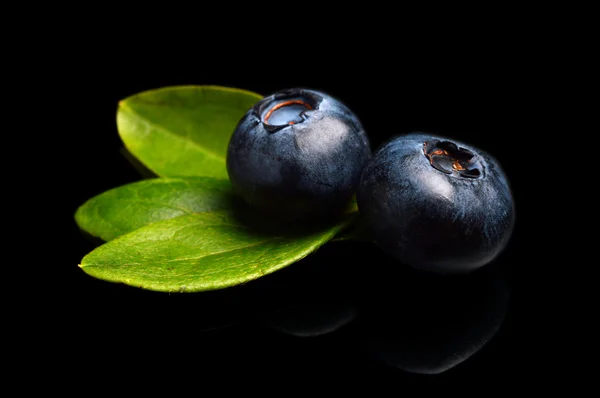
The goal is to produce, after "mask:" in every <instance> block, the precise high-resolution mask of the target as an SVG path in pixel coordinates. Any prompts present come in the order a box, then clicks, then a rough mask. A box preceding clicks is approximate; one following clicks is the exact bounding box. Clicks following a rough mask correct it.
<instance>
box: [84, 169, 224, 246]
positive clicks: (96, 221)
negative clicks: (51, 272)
mask: <svg viewBox="0 0 600 398" xmlns="http://www.w3.org/2000/svg"><path fill="white" fill-rule="evenodd" d="M230 206H231V197H230V184H229V181H228V180H219V179H215V178H209V177H186V178H153V179H147V180H142V181H138V182H134V183H131V184H127V185H123V186H121V187H118V188H114V189H111V190H108V191H106V192H103V193H101V194H99V195H97V196H95V197H93V198H91V199H89V200H88V201H87V202H85V203H84V204H83V205H82V206H81V207H79V208H78V209H77V211H76V213H75V220H76V221H77V224H78V225H79V227H80V228H81V229H82V230H84V231H85V232H87V233H89V234H90V235H92V236H96V237H99V238H101V239H103V240H105V241H109V240H111V239H114V238H116V237H117V236H120V235H123V234H126V233H128V232H131V231H133V230H135V229H138V228H140V227H143V226H144V225H146V224H149V223H152V222H155V221H159V220H166V219H169V218H174V217H178V216H181V215H184V214H190V213H201V212H210V211H214V210H220V209H224V208H228V207H230Z"/></svg>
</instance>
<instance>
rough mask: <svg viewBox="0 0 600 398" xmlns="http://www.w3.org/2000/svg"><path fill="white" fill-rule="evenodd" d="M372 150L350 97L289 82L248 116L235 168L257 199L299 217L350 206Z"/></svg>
mask: <svg viewBox="0 0 600 398" xmlns="http://www.w3.org/2000/svg"><path fill="white" fill-rule="evenodd" d="M370 155H371V150H370V146H369V141H368V139H367V136H366V134H365V132H364V130H363V127H362V126H361V124H360V122H359V120H358V119H357V117H356V116H355V115H354V114H353V113H352V112H351V111H350V110H349V109H348V108H347V107H346V106H345V105H344V104H342V103H341V102H340V101H338V100H336V99H334V98H332V97H331V96H329V95H326V94H324V93H322V92H318V91H314V90H307V89H289V90H283V91H279V92H277V93H274V94H272V95H270V96H268V97H266V98H263V99H262V100H260V101H259V102H258V103H256V104H255V105H254V106H253V107H252V108H251V109H250V110H248V112H247V113H246V114H245V115H244V117H243V118H242V119H241V120H240V122H239V123H238V125H237V127H236V128H235V131H234V132H233V135H232V137H231V140H230V142H229V147H228V151H227V172H228V173H229V179H230V180H231V184H232V186H233V188H234V190H235V192H236V193H237V194H238V195H239V196H240V197H241V198H242V199H243V200H244V201H245V202H246V203H248V204H249V205H251V206H253V207H255V208H258V209H262V210H265V211H268V212H270V213H276V214H278V215H281V216H284V217H285V218H291V219H298V218H304V217H306V216H314V215H329V214H333V213H335V212H337V211H339V210H340V209H341V208H343V206H344V205H346V204H347V203H348V201H349V200H350V198H351V197H352V195H353V194H354V192H355V191H356V187H357V185H358V182H359V180H360V175H361V172H362V169H363V167H364V166H365V165H366V163H367V161H368V160H369V157H370Z"/></svg>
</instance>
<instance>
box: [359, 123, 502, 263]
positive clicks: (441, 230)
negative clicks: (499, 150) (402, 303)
mask: <svg viewBox="0 0 600 398" xmlns="http://www.w3.org/2000/svg"><path fill="white" fill-rule="evenodd" d="M357 202H358V208H359V210H360V212H361V215H362V216H363V217H364V221H365V223H366V225H367V228H368V229H369V230H370V232H371V233H372V235H373V238H374V239H375V241H376V242H377V243H378V244H379V245H380V246H381V247H382V249H383V250H384V251H385V252H386V253H388V254H389V255H390V256H392V257H394V258H396V259H398V260H400V261H402V262H404V263H406V264H409V265H411V266H413V267H415V268H420V269H425V270H429V271H434V272H439V273H461V272H469V271H472V270H474V269H477V268H479V267H481V266H483V265H485V264H486V263H488V262H490V261H491V260H492V259H494V258H495V257H496V256H497V255H498V254H499V253H500V252H501V251H502V249H503V248H504V247H505V246H506V243H507V241H508V239H509V237H510V234H511V232H512V228H513V224H514V207H513V199H512V194H511V190H510V188H509V185H508V182H507V179H506V177H505V175H504V173H503V171H502V169H501V168H500V165H499V164H498V163H497V162H496V160H495V159H493V158H492V157H490V156H489V155H488V154H486V153H484V152H483V151H480V150H477V149H475V148H472V147H469V146H468V145H465V144H463V143H460V142H452V141H450V140H448V139H447V138H444V137H436V136H432V135H427V134H416V133H415V134H408V135H405V136H399V137H396V138H394V139H392V140H391V141H389V142H388V143H386V144H385V145H383V146H382V147H381V148H380V149H379V150H378V151H377V152H376V153H375V154H374V156H373V158H372V159H371V161H370V162H369V164H368V165H367V166H366V167H365V169H364V170H363V174H362V177H361V182H360V185H359V187H358V190H357Z"/></svg>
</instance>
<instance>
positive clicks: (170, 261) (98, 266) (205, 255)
mask: <svg viewBox="0 0 600 398" xmlns="http://www.w3.org/2000/svg"><path fill="white" fill-rule="evenodd" d="M281 239H283V237H281V236H276V237H271V238H269V239H266V240H263V241H260V242H254V243H250V244H248V245H244V246H239V247H236V248H234V249H227V250H221V251H218V252H211V253H206V254H203V255H200V256H196V257H186V258H177V259H172V260H165V261H160V262H158V264H170V263H175V262H180V261H197V260H201V259H203V258H206V257H211V256H216V255H219V254H223V253H232V252H236V251H239V250H244V249H248V248H250V247H253V246H258V245H262V244H264V243H267V242H271V241H276V240H281ZM140 264H141V263H137V262H134V263H125V264H121V265H120V266H121V267H128V266H131V265H140ZM242 265H243V264H242ZM79 266H80V267H81V268H101V267H107V266H108V267H112V266H113V265H112V264H80V265H79ZM236 266H237V265H236ZM233 267H234V266H231V267H229V268H233ZM217 271H220V270H216V271H215V272H217Z"/></svg>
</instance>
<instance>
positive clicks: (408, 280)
mask: <svg viewBox="0 0 600 398" xmlns="http://www.w3.org/2000/svg"><path fill="white" fill-rule="evenodd" d="M494 268H495V269H492V268H487V267H486V269H482V270H481V272H476V273H472V274H470V275H468V276H465V277H464V278H443V277H436V276H432V275H424V274H419V273H416V272H414V271H412V270H407V271H406V272H399V273H397V274H396V275H389V276H393V277H391V278H388V279H386V281H385V282H383V283H379V290H378V291H375V292H372V294H371V295H370V296H369V297H367V298H366V299H365V300H364V301H365V303H364V304H363V306H364V307H363V308H362V309H363V312H362V313H361V315H362V316H363V319H362V320H363V322H364V325H365V327H364V332H365V338H364V340H363V344H362V347H363V349H365V351H366V352H367V353H368V354H369V355H370V356H371V357H372V358H374V359H376V360H378V361H381V362H384V363H386V364H387V365H390V366H392V367H396V368H399V369H402V370H405V371H407V372H411V373H419V374H438V373H442V372H445V371H448V370H450V369H452V368H454V367H456V366H458V365H460V364H463V363H464V362H465V361H467V360H468V359H469V358H471V357H472V356H473V355H474V354H475V353H477V352H479V351H480V350H482V349H483V348H484V347H485V346H486V345H487V344H488V343H489V342H490V341H492V339H494V337H495V336H496V335H497V333H498V332H499V331H500V328H501V326H502V324H503V322H504V319H505V317H506V316H507V313H508V311H509V300H510V286H509V284H508V280H507V278H506V276H505V275H503V274H502V272H501V270H502V268H498V267H494ZM473 359H475V358H473ZM467 362H469V361H467ZM476 363H477V361H475V360H474V361H473V365H475V366H477V365H476ZM462 366H463V367H464V366H469V364H468V363H464V364H463V365H462Z"/></svg>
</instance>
